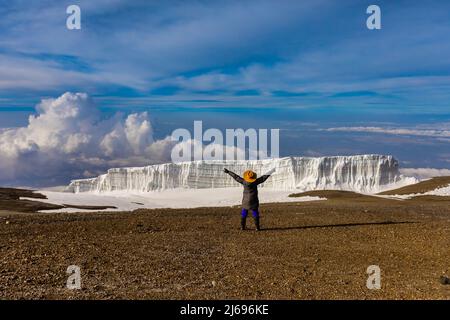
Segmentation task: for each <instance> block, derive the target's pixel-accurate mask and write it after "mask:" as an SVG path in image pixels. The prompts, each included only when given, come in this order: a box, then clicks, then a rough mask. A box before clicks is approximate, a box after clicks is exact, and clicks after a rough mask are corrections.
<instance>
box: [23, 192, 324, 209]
mask: <svg viewBox="0 0 450 320" xmlns="http://www.w3.org/2000/svg"><path fill="white" fill-rule="evenodd" d="M37 192H38V193H41V194H44V195H45V196H47V198H48V199H38V201H41V202H47V203H52V204H60V205H62V204H68V205H78V206H115V207H117V209H106V210H82V209H75V208H64V209H59V210H43V211H41V212H97V211H108V212H109V211H131V210H135V209H143V208H146V209H154V208H198V207H228V206H233V205H239V204H240V203H241V200H242V187H238V188H215V189H172V190H164V191H152V192H142V193H139V192H133V193H129V192H123V191H111V192H102V193H87V192H86V193H69V192H55V191H46V190H42V191H37ZM291 193H292V191H285V190H274V189H269V188H261V189H260V190H259V199H260V202H261V203H274V202H302V201H317V200H326V199H325V198H320V197H310V196H305V197H298V198H289V197H288V196H289V195H290V194H291ZM21 199H28V200H35V201H36V199H30V198H24V197H23V198H21Z"/></svg>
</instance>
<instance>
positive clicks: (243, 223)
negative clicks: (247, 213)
mask: <svg viewBox="0 0 450 320" xmlns="http://www.w3.org/2000/svg"><path fill="white" fill-rule="evenodd" d="M246 220H247V219H246V218H242V217H241V230H245V222H246Z"/></svg>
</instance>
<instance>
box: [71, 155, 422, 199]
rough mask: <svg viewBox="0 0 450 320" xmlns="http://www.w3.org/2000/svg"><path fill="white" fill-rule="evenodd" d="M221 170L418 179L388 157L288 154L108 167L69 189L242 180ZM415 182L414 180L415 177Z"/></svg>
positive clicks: (367, 185) (343, 179)
mask: <svg viewBox="0 0 450 320" xmlns="http://www.w3.org/2000/svg"><path fill="white" fill-rule="evenodd" d="M223 168H228V169H229V170H231V171H234V172H236V173H238V174H242V172H244V171H245V170H247V169H251V170H253V171H255V172H256V173H257V174H258V175H262V174H264V173H266V172H268V171H269V170H271V169H273V168H274V169H275V170H276V172H275V173H274V174H273V175H272V176H271V177H270V178H269V179H268V180H267V181H266V182H265V183H264V185H263V186H264V187H269V188H275V189H281V190H297V191H306V190H317V189H319V190H320V189H322V190H323V189H335V190H351V191H357V192H364V193H374V192H379V191H381V190H385V189H389V188H393V187H397V186H400V185H405V184H408V183H414V182H415V180H414V178H407V177H404V176H402V175H401V174H400V173H399V170H398V162H397V160H395V159H394V158H393V157H392V156H389V155H355V156H334V157H317V158H312V157H286V158H278V159H266V160H235V161H229V160H224V161H217V160H216V161H192V162H182V163H166V164H158V165H150V166H146V167H136V168H114V169H109V170H108V172H107V173H106V174H104V175H101V176H98V177H96V178H92V179H80V180H73V181H72V182H71V183H70V185H69V186H68V187H67V190H66V191H68V192H75V193H78V192H109V191H124V192H148V191H155V190H164V189H172V188H194V189H201V188H224V187H236V186H238V184H237V183H236V182H235V181H234V180H233V179H232V178H231V177H230V176H229V175H227V174H225V173H223ZM412 180H414V181H412Z"/></svg>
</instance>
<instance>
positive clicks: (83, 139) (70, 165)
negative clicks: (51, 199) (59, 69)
mask: <svg viewBox="0 0 450 320" xmlns="http://www.w3.org/2000/svg"><path fill="white" fill-rule="evenodd" d="M36 111H37V115H30V117H29V120H28V125H27V126H26V127H19V128H10V129H3V130H2V131H0V150H1V151H2V155H1V161H0V182H2V183H6V184H9V183H14V184H21V183H22V184H24V185H30V184H32V185H37V186H39V185H47V186H52V185H58V184H60V183H66V182H67V180H68V179H70V178H75V177H80V176H84V177H91V176H93V175H98V174H99V173H102V172H104V171H105V170H106V169H108V168H110V167H114V166H127V165H145V164H148V163H151V162H163V161H167V160H168V159H170V151H171V149H172V146H173V142H172V141H171V140H170V139H169V138H166V139H162V140H157V141H155V140H154V139H153V136H152V126H151V123H150V119H149V116H148V114H147V112H143V113H134V114H130V115H128V116H126V117H124V116H123V115H121V114H116V115H114V116H113V117H112V118H108V119H104V118H103V117H102V116H101V114H100V112H99V111H98V110H97V107H96V105H95V104H94V103H93V102H92V101H91V99H90V98H89V97H88V96H87V94H85V93H69V92H67V93H65V94H63V95H62V96H60V97H58V98H56V99H45V100H43V101H42V102H41V103H40V104H38V105H37V107H36Z"/></svg>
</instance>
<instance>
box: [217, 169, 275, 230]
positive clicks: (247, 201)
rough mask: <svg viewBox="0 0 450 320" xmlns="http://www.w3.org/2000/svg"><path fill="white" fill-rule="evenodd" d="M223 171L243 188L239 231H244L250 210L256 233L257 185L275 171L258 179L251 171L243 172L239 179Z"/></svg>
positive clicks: (232, 173)
mask: <svg viewBox="0 0 450 320" xmlns="http://www.w3.org/2000/svg"><path fill="white" fill-rule="evenodd" d="M223 171H224V172H225V173H228V174H229V175H230V176H231V177H232V178H233V179H234V180H236V181H237V182H239V183H240V184H242V185H243V186H244V195H243V197H242V212H241V230H245V223H246V220H247V215H248V210H251V211H252V215H253V219H254V220H255V227H256V231H259V230H260V227H259V199H258V184H260V183H263V182H264V181H266V180H267V179H268V178H269V177H270V175H271V174H272V173H274V172H275V169H272V170H270V171H269V172H268V173H266V174H265V175H263V176H261V177H259V178H258V177H257V175H256V173H255V172H253V171H251V170H247V171H245V172H244V175H243V177H240V176H239V175H237V174H236V173H234V172H231V171H230V170H228V169H226V168H225V169H223Z"/></svg>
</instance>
